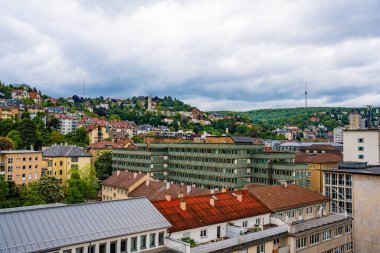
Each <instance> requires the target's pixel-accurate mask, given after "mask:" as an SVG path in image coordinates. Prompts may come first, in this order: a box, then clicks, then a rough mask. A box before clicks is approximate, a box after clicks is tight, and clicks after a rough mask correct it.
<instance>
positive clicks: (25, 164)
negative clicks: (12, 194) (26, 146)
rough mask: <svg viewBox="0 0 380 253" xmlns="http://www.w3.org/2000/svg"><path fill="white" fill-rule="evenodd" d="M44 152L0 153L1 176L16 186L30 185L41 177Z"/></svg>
mask: <svg viewBox="0 0 380 253" xmlns="http://www.w3.org/2000/svg"><path fill="white" fill-rule="evenodd" d="M41 165H42V152H41V151H31V150H7V151H0V175H3V176H4V178H5V180H8V181H14V182H15V183H16V184H28V183H30V182H33V181H37V180H38V179H40V177H41V172H42V169H41Z"/></svg>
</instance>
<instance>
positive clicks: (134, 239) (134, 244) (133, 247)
mask: <svg viewBox="0 0 380 253" xmlns="http://www.w3.org/2000/svg"><path fill="white" fill-rule="evenodd" d="M136 250H137V237H132V238H131V251H136Z"/></svg>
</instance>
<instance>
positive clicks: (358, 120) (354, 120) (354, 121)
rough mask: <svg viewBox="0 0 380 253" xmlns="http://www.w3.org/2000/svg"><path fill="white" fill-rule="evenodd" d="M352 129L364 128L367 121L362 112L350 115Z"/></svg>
mask: <svg viewBox="0 0 380 253" xmlns="http://www.w3.org/2000/svg"><path fill="white" fill-rule="evenodd" d="M349 121H350V130H357V129H364V128H365V122H364V120H363V118H362V116H361V115H360V114H357V113H352V114H350V115H349Z"/></svg>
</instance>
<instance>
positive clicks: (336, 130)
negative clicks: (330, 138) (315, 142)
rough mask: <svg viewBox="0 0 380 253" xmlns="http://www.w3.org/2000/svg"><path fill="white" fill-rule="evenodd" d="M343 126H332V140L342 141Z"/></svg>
mask: <svg viewBox="0 0 380 253" xmlns="http://www.w3.org/2000/svg"><path fill="white" fill-rule="evenodd" d="M343 129H344V128H343V127H336V128H334V142H337V143H343Z"/></svg>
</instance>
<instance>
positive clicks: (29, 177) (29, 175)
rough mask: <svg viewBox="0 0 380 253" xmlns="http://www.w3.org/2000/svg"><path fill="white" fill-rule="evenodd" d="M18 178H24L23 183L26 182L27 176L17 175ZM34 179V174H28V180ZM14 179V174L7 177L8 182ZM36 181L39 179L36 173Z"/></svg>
mask: <svg viewBox="0 0 380 253" xmlns="http://www.w3.org/2000/svg"><path fill="white" fill-rule="evenodd" d="M15 177H16V178H20V177H21V178H22V180H23V181H25V180H26V174H21V175H15ZM32 178H33V174H32V173H29V174H28V180H32ZM13 179H14V178H13V175H12V174H9V175H8V176H7V180H8V181H12V180H13ZM34 179H38V173H34Z"/></svg>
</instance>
